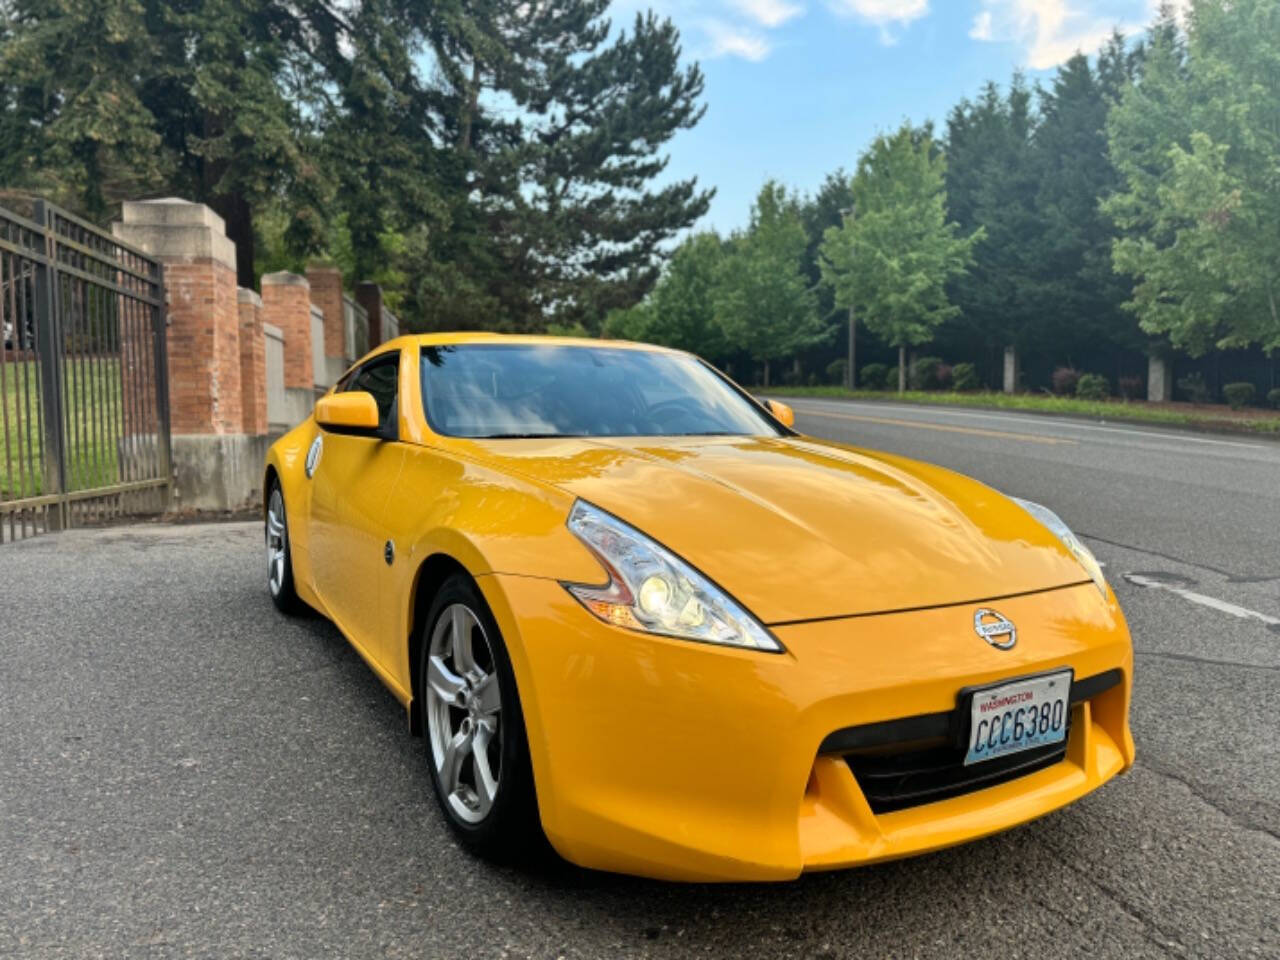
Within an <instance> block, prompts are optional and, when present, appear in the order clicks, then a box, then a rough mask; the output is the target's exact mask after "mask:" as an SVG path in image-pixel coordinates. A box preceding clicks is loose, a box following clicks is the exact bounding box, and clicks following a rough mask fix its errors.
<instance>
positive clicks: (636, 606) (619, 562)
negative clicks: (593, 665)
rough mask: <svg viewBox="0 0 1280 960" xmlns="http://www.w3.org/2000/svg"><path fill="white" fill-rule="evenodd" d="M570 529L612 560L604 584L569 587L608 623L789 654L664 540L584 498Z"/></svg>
mask: <svg viewBox="0 0 1280 960" xmlns="http://www.w3.org/2000/svg"><path fill="white" fill-rule="evenodd" d="M569 529H570V530H571V531H572V532H573V533H574V535H575V536H576V537H577V538H578V539H579V540H581V541H582V542H583V543H584V544H586V546H587V549H589V550H590V551H591V552H592V553H593V554H595V556H596V559H597V560H599V561H600V563H601V564H603V565H604V568H605V570H606V571H607V572H608V574H609V582H608V583H606V584H605V585H604V586H592V585H590V584H583V583H566V584H565V585H564V588H565V589H566V590H568V591H569V592H570V593H571V594H573V595H574V596H575V597H576V598H577V599H578V600H579V601H580V602H581V603H582V605H583V606H584V607H586V608H587V609H588V610H590V611H591V612H592V613H593V614H595V615H596V616H597V617H599V618H600V619H601V620H603V621H605V622H606V623H611V624H614V625H615V626H619V627H630V628H631V629H633V630H644V631H647V632H649V633H657V634H662V635H664V636H669V637H679V638H682V639H685V640H701V641H703V642H704V643H719V644H724V645H726V646H730V647H749V648H751V649H754V650H768V651H770V652H773V653H781V652H782V644H780V643H778V641H777V640H775V639H774V638H773V635H772V634H770V633H769V631H768V630H766V629H765V628H764V625H763V624H761V623H760V622H759V621H758V620H756V618H755V617H753V616H751V614H749V613H748V612H747V611H746V610H744V609H743V608H742V606H741V605H740V604H738V602H737V601H735V600H734V599H733V598H732V597H730V596H729V595H727V594H726V593H725V592H724V591H723V590H721V589H720V588H719V587H717V586H716V585H715V584H714V583H712V582H711V581H710V580H708V579H707V578H706V577H704V576H703V575H702V574H700V573H699V572H698V571H697V570H695V569H693V567H691V566H689V564H687V563H685V562H684V561H683V560H681V559H680V558H679V557H677V556H676V555H675V554H674V553H672V552H671V551H670V550H668V549H667V548H666V547H664V546H662V544H660V543H657V542H656V541H654V540H650V539H649V538H648V537H646V536H645V535H644V534H643V533H641V532H640V531H639V530H637V529H635V528H634V527H631V526H628V525H627V524H625V523H623V522H622V521H621V520H619V519H618V518H617V517H615V516H613V515H612V514H609V513H605V512H604V511H603V510H601V509H600V508H599V507H594V506H592V505H591V504H589V503H586V502H585V501H583V500H579V501H577V502H576V503H575V504H574V505H573V510H572V511H570V513H569Z"/></svg>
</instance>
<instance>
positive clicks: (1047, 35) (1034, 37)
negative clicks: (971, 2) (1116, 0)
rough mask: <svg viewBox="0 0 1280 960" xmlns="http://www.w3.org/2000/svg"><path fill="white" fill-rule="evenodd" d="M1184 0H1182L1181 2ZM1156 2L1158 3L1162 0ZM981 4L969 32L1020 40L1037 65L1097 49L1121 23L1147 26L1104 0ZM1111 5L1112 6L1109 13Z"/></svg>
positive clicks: (1136, 28) (1130, 29)
mask: <svg viewBox="0 0 1280 960" xmlns="http://www.w3.org/2000/svg"><path fill="white" fill-rule="evenodd" d="M1186 2H1187V0H1181V5H1183V6H1185V5H1186ZM1151 4H1152V0H1148V5H1149V6H1150V5H1151ZM1154 5H1155V6H1158V5H1159V2H1158V0H1155V4H1154ZM1122 6H1127V7H1128V8H1129V9H1128V10H1127V11H1126V12H1127V13H1133V12H1134V11H1133V10H1132V7H1131V5H1127V4H1122ZM983 7H984V9H983V10H982V11H981V12H979V13H978V15H977V16H976V17H974V20H973V26H972V27H971V28H970V29H969V36H970V37H972V38H973V39H975V40H981V41H992V42H996V43H1016V44H1019V45H1021V46H1022V47H1024V48H1025V50H1026V58H1025V59H1026V64H1027V66H1029V67H1031V68H1032V69H1034V70H1044V69H1047V68H1049V67H1055V66H1057V65H1058V64H1060V63H1062V62H1063V61H1065V60H1068V59H1070V58H1071V57H1072V56H1073V55H1074V54H1075V53H1076V52H1077V51H1083V52H1084V53H1093V52H1095V51H1096V50H1097V49H1098V48H1099V47H1100V46H1102V44H1103V43H1104V42H1106V39H1107V37H1109V36H1110V35H1111V31H1113V30H1115V29H1116V28H1117V27H1119V28H1120V29H1121V30H1123V31H1124V32H1125V33H1129V34H1133V33H1138V32H1141V30H1142V29H1143V28H1144V26H1145V25H1144V24H1134V23H1126V22H1124V20H1123V18H1122V16H1121V15H1120V14H1119V12H1118V11H1115V8H1114V5H1113V4H1111V3H1108V2H1106V0H983ZM1108 7H1110V8H1111V9H1112V11H1113V12H1111V13H1108V9H1107V8H1108Z"/></svg>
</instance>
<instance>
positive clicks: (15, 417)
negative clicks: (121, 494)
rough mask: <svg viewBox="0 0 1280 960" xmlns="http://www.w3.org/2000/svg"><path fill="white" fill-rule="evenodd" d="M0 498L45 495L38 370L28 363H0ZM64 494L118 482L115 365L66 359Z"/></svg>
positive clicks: (118, 391)
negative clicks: (0, 381)
mask: <svg viewBox="0 0 1280 960" xmlns="http://www.w3.org/2000/svg"><path fill="white" fill-rule="evenodd" d="M0 367H2V369H0V373H2V375H3V395H4V407H3V414H2V415H0V432H2V433H3V438H2V440H0V499H3V500H14V499H18V498H20V497H32V496H38V495H40V494H41V493H44V492H45V485H44V477H43V471H44V438H43V437H42V436H41V426H40V425H41V420H40V419H39V416H40V414H39V410H40V371H39V365H38V364H37V363H36V362H35V361H31V360H11V359H8V358H5V359H3V360H0ZM65 397H66V410H67V414H68V429H67V440H66V444H67V489H68V490H72V491H74V490H85V489H89V488H91V487H99V486H103V485H105V484H112V483H118V482H119V481H120V479H121V478H120V476H119V467H118V463H117V457H118V450H119V439H120V436H121V433H122V426H121V419H122V411H121V406H120V400H121V384H120V360H119V358H116V357H105V358H98V357H93V358H89V357H85V358H80V357H69V358H68V359H67V364H66V391H65Z"/></svg>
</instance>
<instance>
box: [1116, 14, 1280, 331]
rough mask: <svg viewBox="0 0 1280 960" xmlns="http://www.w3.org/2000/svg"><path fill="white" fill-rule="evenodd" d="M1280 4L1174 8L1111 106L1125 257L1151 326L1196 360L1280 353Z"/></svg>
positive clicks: (1124, 268)
mask: <svg viewBox="0 0 1280 960" xmlns="http://www.w3.org/2000/svg"><path fill="white" fill-rule="evenodd" d="M1277 37H1280V0H1232V2H1230V3H1228V2H1226V0H1198V2H1196V3H1194V4H1193V5H1192V8H1191V11H1190V14H1189V18H1188V21H1187V34H1186V38H1185V45H1184V43H1183V40H1182V38H1181V37H1180V36H1179V34H1178V30H1177V26H1176V23H1175V21H1174V19H1173V16H1172V13H1171V12H1170V11H1168V10H1166V11H1165V13H1164V16H1163V18H1162V20H1161V21H1160V22H1158V23H1157V25H1156V27H1155V28H1154V30H1153V31H1152V34H1151V36H1150V38H1149V41H1148V44H1147V49H1146V53H1145V58H1144V61H1143V64H1142V69H1141V73H1140V75H1139V77H1138V80H1137V82H1135V83H1134V84H1133V85H1132V86H1131V87H1129V88H1128V89H1127V90H1126V91H1125V93H1124V95H1123V96H1122V97H1121V100H1120V103H1119V105H1118V106H1117V107H1116V108H1115V110H1113V111H1112V113H1111V116H1110V119H1109V123H1108V133H1109V136H1110V144H1111V155H1112V158H1113V160H1114V162H1115V164H1116V166H1117V168H1118V169H1119V170H1120V172H1121V175H1122V177H1123V182H1124V187H1123V189H1122V190H1121V191H1120V192H1119V193H1117V194H1116V195H1115V196H1114V197H1112V198H1111V199H1110V200H1109V201H1108V202H1107V204H1106V210H1107V212H1108V213H1109V214H1110V215H1111V216H1112V217H1113V218H1114V219H1115V221H1116V223H1117V224H1118V226H1119V227H1120V228H1121V230H1122V231H1124V236H1123V237H1122V238H1121V239H1119V240H1118V241H1117V242H1116V244H1115V249H1114V264H1115V268H1116V269H1117V270H1119V271H1121V272H1122V273H1125V274H1128V275H1130V276H1132V277H1133V279H1134V291H1133V299H1132V300H1131V301H1130V303H1129V306H1130V308H1131V309H1132V310H1133V311H1134V312H1135V313H1136V314H1137V316H1138V320H1139V323H1140V324H1141V326H1142V329H1143V330H1145V331H1147V332H1148V333H1151V334H1155V335H1167V336H1168V337H1169V339H1170V341H1171V342H1172V343H1173V344H1174V345H1175V346H1177V347H1180V348H1182V349H1185V350H1187V351H1188V352H1189V353H1191V354H1192V355H1199V354H1202V353H1204V352H1205V351H1207V350H1209V349H1210V348H1212V347H1215V346H1216V347H1219V348H1225V347H1243V346H1247V345H1251V344H1259V345H1261V346H1262V348H1263V349H1265V350H1273V349H1275V348H1277V347H1280V257H1277V255H1276V251H1277V250H1280V43H1278V42H1277V39H1276V38H1277Z"/></svg>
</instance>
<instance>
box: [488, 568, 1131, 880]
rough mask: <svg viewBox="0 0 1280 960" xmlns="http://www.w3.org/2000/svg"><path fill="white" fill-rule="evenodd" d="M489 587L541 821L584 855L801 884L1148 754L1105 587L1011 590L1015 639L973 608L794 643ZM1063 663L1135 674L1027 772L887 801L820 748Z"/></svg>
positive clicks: (957, 837) (1057, 792)
mask: <svg viewBox="0 0 1280 960" xmlns="http://www.w3.org/2000/svg"><path fill="white" fill-rule="evenodd" d="M480 584H481V587H482V589H483V591H484V593H485V596H486V598H487V599H488V601H489V603H490V606H491V608H492V609H493V611H494V613H495V616H496V617H497V619H498V622H499V625H500V626H501V628H502V631H503V635H504V637H505V638H506V640H507V645H508V648H509V649H510V652H511V657H512V662H513V665H514V667H515V672H516V678H517V683H518V686H519V689H520V695H521V698H522V705H523V709H524V714H525V719H526V725H527V728H528V732H529V745H530V752H531V754H532V759H533V769H534V778H535V782H536V786H537V792H538V801H539V807H540V810H541V816H542V822H543V826H544V829H545V830H546V833H547V836H548V838H549V839H550V840H551V842H552V844H553V845H554V846H555V847H556V849H557V850H558V851H559V852H560V853H561V854H562V855H563V856H565V857H566V858H567V859H569V860H571V861H573V862H575V863H578V864H580V865H583V866H587V867H593V868H597V869H604V870H613V871H618V872H624V873H635V874H642V875H647V876H653V877H660V878H664V879H672V880H686V881H704V880H783V879H790V878H793V877H796V876H798V875H799V874H800V873H801V872H802V871H805V870H820V869H832V868H837V867H846V866H852V865H855V864H862V863H870V862H874V861H877V860H886V859H891V858H895V857H903V856H909V855H912V854H916V853H923V852H925V851H928V850H934V849H939V848H941V847H946V846H950V845H953V844H957V843H962V842H964V841H966V840H971V839H974V838H976V837H980V836H984V835H986V834H990V833H994V832H996V831H999V830H1003V829H1006V828H1008V827H1011V826H1013V825H1015V824H1018V823H1022V822H1025V821H1027V820H1030V819H1033V818H1035V817H1038V816H1040V815H1042V814H1045V813H1048V812H1049V811H1051V810H1055V809H1057V808H1059V807H1061V806H1063V805H1065V804H1067V803H1069V802H1071V801H1072V800H1075V799H1076V798H1077V797H1080V796H1082V795H1084V794H1085V793H1088V792H1089V791H1091V790H1093V789H1095V788H1096V787H1098V786H1100V785H1101V784H1102V783H1104V782H1106V781H1107V780H1108V779H1110V778H1111V777H1112V776H1114V775H1115V774H1116V773H1119V772H1121V771H1122V770H1125V769H1127V768H1128V767H1129V766H1130V765H1132V763H1133V756H1134V748H1133V738H1132V736H1131V734H1130V731H1129V724H1128V713H1129V696H1130V690H1131V685H1132V665H1133V659H1132V649H1131V645H1130V640H1129V632H1128V628H1127V626H1126V624H1125V622H1124V618H1123V616H1122V614H1121V613H1120V610H1119V608H1118V607H1117V606H1116V604H1115V600H1114V597H1108V600H1107V602H1105V603H1104V602H1103V601H1102V600H1101V599H1100V597H1099V596H1098V592H1097V589H1096V588H1095V587H1094V586H1093V585H1092V584H1084V585H1080V586H1074V587H1068V588H1063V589H1059V590H1051V591H1046V592H1044V593H1038V594H1031V595H1026V596H1021V597H1015V598H1010V599H1006V600H1001V601H999V604H998V605H999V608H1000V612H1001V613H1002V614H1004V615H1005V616H1006V617H1008V618H1009V619H1011V620H1013V621H1014V622H1015V623H1016V624H1017V626H1018V638H1019V639H1018V645H1017V646H1016V647H1015V648H1014V649H1012V650H1008V651H1001V650H997V649H995V648H994V647H991V646H989V645H987V644H986V643H984V642H983V641H982V640H981V639H980V638H978V637H977V636H976V635H975V634H974V631H973V609H974V605H972V604H966V605H961V606H952V607H941V608H934V609H926V610H919V611H912V612H906V613H893V614H882V615H876V616H864V617H855V618H845V619H839V620H828V621H821V622H812V623H804V624H795V625H791V626H785V627H777V628H774V633H775V635H776V636H777V637H778V638H779V639H780V640H781V641H782V643H783V644H784V645H785V647H786V649H787V652H786V653H785V654H765V653H759V652H754V651H749V650H735V649H730V648H724V647H716V646H710V645H704V644H697V643H690V642H687V641H682V640H673V639H666V638H662V637H654V636H650V635H647V634H641V633H636V632H632V631H628V630H624V629H621V628H616V627H611V626H607V625H605V624H603V623H601V622H600V621H598V620H596V619H595V618H594V617H592V616H591V615H590V614H589V613H588V612H587V611H586V610H584V609H583V608H582V607H581V606H580V605H579V604H578V603H577V602H576V601H575V600H573V598H572V597H570V596H569V595H568V593H566V592H565V590H564V589H563V587H561V586H560V585H559V584H558V583H556V582H555V581H551V580H545V579H539V578H532V577H518V576H508V575H503V574H494V575H490V576H485V577H481V578H480ZM517 610H518V611H519V616H518V617H517V616H516V615H515V614H514V613H513V611H517ZM1060 667H1071V668H1072V669H1073V670H1074V671H1075V677H1076V678H1077V681H1079V680H1080V679H1082V678H1087V677H1094V676H1096V675H1100V674H1104V673H1106V672H1107V671H1112V670H1116V669H1118V670H1119V671H1120V672H1121V677H1122V679H1121V682H1119V683H1118V684H1115V685H1113V686H1111V687H1110V688H1109V689H1106V690H1105V691H1103V692H1101V693H1098V694H1096V695H1095V696H1092V697H1091V698H1090V699H1087V700H1083V701H1081V702H1079V703H1077V704H1076V705H1075V706H1074V707H1073V708H1072V721H1071V730H1070V734H1069V737H1068V743H1067V750H1066V755H1065V757H1064V758H1063V759H1062V760H1061V761H1059V762H1055V763H1053V764H1052V765H1051V766H1048V767H1046V768H1044V769H1040V770H1037V771H1035V772H1032V773H1028V774H1026V775H1024V776H1020V777H1018V778H1017V779H1013V780H1010V781H1007V782H1004V783H1000V784H998V785H995V786H990V787H986V788H983V789H977V790H975V791H973V792H969V793H964V794H963V795H960V796H953V797H950V798H948V799H943V800H938V801H936V802H931V803H925V804H923V805H919V806H913V807H909V808H907V809H899V810H895V811H893V812H890V813H881V814H876V813H873V812H872V810H871V806H870V805H869V804H868V802H867V799H866V797H865V796H864V795H863V793H862V791H861V790H860V788H859V787H858V782H857V780H856V779H855V777H854V775H853V773H852V771H851V769H850V766H849V764H848V763H846V762H845V760H844V758H843V756H841V755H839V753H838V752H837V753H830V752H827V753H823V752H822V749H821V748H822V744H823V742H824V740H827V739H828V737H829V736H830V735H832V734H833V733H834V732H836V731H840V730H843V729H845V728H849V727H857V726H861V725H867V724H877V723H882V722H884V721H890V720H896V719H900V718H904V717H915V716H918V715H924V714H936V713H939V712H943V711H951V710H954V709H955V707H956V704H957V695H958V692H959V691H960V689H961V688H963V687H967V686H976V685H982V684H989V683H993V682H995V681H999V680H1001V679H1004V678H1008V677H1017V676H1021V675H1024V674H1031V673H1038V672H1041V671H1045V670H1050V669H1054V668H1060ZM828 743H830V741H828Z"/></svg>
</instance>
